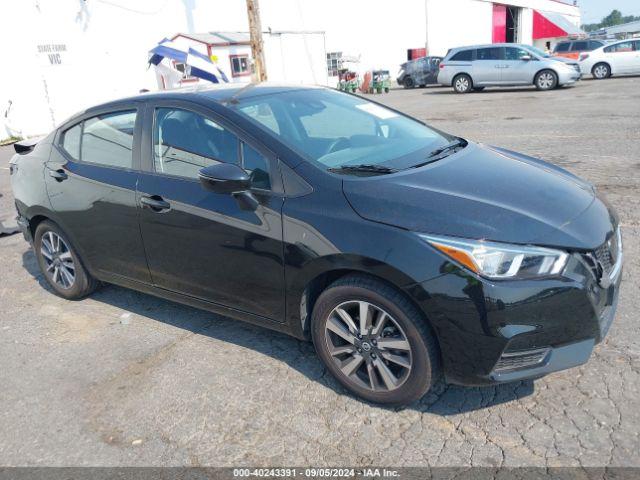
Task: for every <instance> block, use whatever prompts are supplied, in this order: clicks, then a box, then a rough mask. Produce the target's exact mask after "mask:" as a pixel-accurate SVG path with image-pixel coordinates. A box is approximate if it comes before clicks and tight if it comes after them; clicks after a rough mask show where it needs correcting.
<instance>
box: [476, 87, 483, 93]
mask: <svg viewBox="0 0 640 480" xmlns="http://www.w3.org/2000/svg"><path fill="white" fill-rule="evenodd" d="M483 90H484V87H473V91H474V92H481V91H483Z"/></svg>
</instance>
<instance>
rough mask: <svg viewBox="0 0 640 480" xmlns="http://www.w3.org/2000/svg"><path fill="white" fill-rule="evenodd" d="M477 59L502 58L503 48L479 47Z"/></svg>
mask: <svg viewBox="0 0 640 480" xmlns="http://www.w3.org/2000/svg"><path fill="white" fill-rule="evenodd" d="M477 60H502V48H501V47H489V48H479V49H478V53H477Z"/></svg>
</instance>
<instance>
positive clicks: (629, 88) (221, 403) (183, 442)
mask: <svg viewBox="0 0 640 480" xmlns="http://www.w3.org/2000/svg"><path fill="white" fill-rule="evenodd" d="M639 87H640V78H638V77H635V78H617V79H616V78H614V79H610V80H607V81H603V82H596V81H590V80H586V81H582V82H580V83H579V84H578V85H577V86H575V87H573V88H565V89H561V90H556V91H552V92H537V91H535V90H532V89H508V90H491V89H490V90H487V91H485V92H483V93H474V94H469V95H455V94H453V92H452V91H451V89H448V88H446V89H445V88H427V89H415V90H394V91H392V92H391V93H390V94H389V95H379V96H376V97H375V99H376V100H379V101H382V102H385V103H388V104H389V105H392V106H393V107H395V108H398V109H400V110H403V111H405V112H408V113H410V114H412V115H414V116H416V117H418V118H420V119H423V120H426V121H427V122H428V123H430V124H432V125H433V126H435V127H438V128H440V129H442V130H445V131H448V132H451V133H454V134H456V135H460V136H463V137H467V138H470V139H473V140H476V141H479V142H484V143H489V144H494V145H500V146H504V147H508V148H512V149H515V150H518V151H522V152H524V153H527V154H530V155H534V156H539V157H542V158H545V159H547V160H549V161H551V162H553V163H556V164H558V165H560V166H562V167H565V168H567V169H569V170H570V171H572V172H574V173H576V174H578V175H580V176H582V177H585V178H586V179H588V180H590V181H591V182H593V183H595V184H596V185H597V186H598V188H599V189H600V190H601V191H602V192H604V193H606V195H607V196H608V197H609V199H610V200H611V201H612V202H613V204H614V205H615V206H616V208H617V209H618V212H619V213H620V215H621V218H622V225H623V239H624V244H625V257H626V259H625V270H624V274H623V275H624V277H623V286H622V293H621V300H620V305H619V310H618V315H617V318H616V320H615V322H614V325H613V327H612V329H611V331H610V333H609V336H608V337H607V339H606V341H605V342H603V343H602V344H601V345H599V346H598V347H597V349H596V352H595V354H594V356H593V357H592V358H591V360H590V361H589V363H588V364H587V365H586V366H583V367H581V368H577V369H573V370H570V371H566V372H561V373H557V374H553V375H551V376H549V377H546V378H544V379H541V380H538V381H535V382H523V383H516V384H511V385H504V386H500V387H495V388H494V387H491V388H471V389H465V388H461V387H456V386H447V385H444V384H439V385H438V386H437V387H436V390H435V392H434V393H431V394H429V395H428V396H426V397H425V398H424V399H423V400H422V401H420V402H419V403H417V404H414V405H412V406H410V407H408V408H405V409H384V408H379V407H377V406H373V405H369V404H366V403H363V402H362V401H360V400H358V399H355V398H353V397H351V396H349V395H347V394H346V393H345V392H344V391H343V390H342V389H341V388H340V387H339V385H338V384H337V383H336V382H335V381H333V379H332V378H331V377H330V376H329V375H328V373H327V372H326V371H325V370H324V368H323V367H322V366H321V365H320V362H319V360H317V359H316V356H315V353H314V350H313V347H312V346H311V344H306V343H303V342H299V341H297V340H294V339H291V338H288V337H285V336H283V335H280V334H277V333H273V332H270V331H267V330H263V329H260V328H257V327H253V326H249V325H244V324H241V323H238V322H234V321H231V320H228V319H225V318H222V317H216V316H215V315H211V314H209V313H206V312H202V311H199V310H195V309H193V308H189V307H184V306H181V305H177V304H173V303H170V302H168V301H164V300H159V299H157V298H154V297H151V296H148V295H144V294H140V293H136V292H132V291H128V290H125V289H122V288H118V287H113V286H107V287H105V288H103V289H101V290H100V291H99V292H97V293H96V294H94V295H93V296H92V297H91V298H89V299H86V300H83V301H80V302H69V301H65V300H63V299H61V298H58V297H56V296H54V295H53V294H52V292H51V291H50V290H49V289H48V288H47V287H46V285H45V283H44V281H43V279H42V277H41V275H40V273H39V271H38V269H37V265H36V261H35V257H34V255H33V253H32V252H31V250H30V249H29V247H28V245H27V243H26V242H25V241H24V240H23V239H22V237H21V236H20V235H13V236H9V237H0V257H1V260H0V305H1V307H0V359H1V362H2V363H1V366H0V386H1V388H0V465H4V466H8V465H40V466H42V465H56V466H76V465H77V466H81V465H100V466H116V465H118V466H120V465H145V466H147V465H157V466H168V465H193V466H205V465H207V466H241V465H256V464H257V465H261V466H281V465H297V466H305V465H315V466H329V465H330V466H344V465H351V466H365V465H370V464H376V465H393V466H426V465H431V466H458V465H465V466H466V465H483V466H502V465H508V466H521V465H535V466H603V465H611V466H640V456H639V454H638V452H640V438H639V436H638V432H639V431H640V400H639V396H640V323H639V321H638V319H639V317H638V311H639V310H640V296H639V295H638V292H639V286H640V260H639V258H640V208H639V207H640V148H639V145H640V88H639ZM10 153H11V150H10V149H9V148H2V149H0V160H1V161H0V192H1V193H2V194H3V197H2V198H0V220H3V221H6V220H9V219H10V218H11V217H12V216H13V212H12V205H13V203H12V202H13V201H12V199H11V192H10V189H9V182H8V177H9V171H8V168H7V166H8V165H7V161H8V158H9V157H10ZM558 202H562V199H558Z"/></svg>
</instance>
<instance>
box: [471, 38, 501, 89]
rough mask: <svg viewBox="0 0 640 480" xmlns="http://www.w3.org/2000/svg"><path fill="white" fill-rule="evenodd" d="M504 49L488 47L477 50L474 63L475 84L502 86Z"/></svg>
mask: <svg viewBox="0 0 640 480" xmlns="http://www.w3.org/2000/svg"><path fill="white" fill-rule="evenodd" d="M503 58H504V49H503V48H502V47H486V48H478V49H477V50H476V58H475V59H474V61H473V84H474V85H477V86H480V85H500V84H501V83H502V70H503V69H504V62H503Z"/></svg>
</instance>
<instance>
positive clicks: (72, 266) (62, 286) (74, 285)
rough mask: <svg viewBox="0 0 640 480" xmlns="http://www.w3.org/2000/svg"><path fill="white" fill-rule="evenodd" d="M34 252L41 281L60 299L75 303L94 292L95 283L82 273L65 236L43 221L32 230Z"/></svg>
mask: <svg viewBox="0 0 640 480" xmlns="http://www.w3.org/2000/svg"><path fill="white" fill-rule="evenodd" d="M33 245H34V250H35V254H36V258H37V260H38V266H39V267H40V271H41V272H42V275H43V276H44V278H45V280H46V281H47V283H48V284H49V286H51V288H52V289H53V290H54V292H55V293H56V294H57V295H59V296H60V297H63V298H66V299H68V300H79V299H81V298H84V297H86V296H87V295H89V294H90V293H92V292H93V291H95V290H96V288H97V287H98V282H97V281H96V280H95V279H94V278H93V277H92V276H91V275H90V274H89V272H88V271H87V270H86V269H85V267H84V265H83V263H82V260H81V259H80V257H79V255H78V253H77V251H76V250H75V249H74V248H73V246H72V245H71V242H70V241H69V239H68V237H67V235H66V234H65V233H64V232H63V231H62V229H61V228H60V227H58V225H56V224H55V223H53V222H51V221H49V220H45V221H43V222H41V223H40V224H39V225H38V227H37V228H36V232H35V235H34V242H33Z"/></svg>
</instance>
